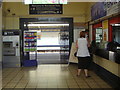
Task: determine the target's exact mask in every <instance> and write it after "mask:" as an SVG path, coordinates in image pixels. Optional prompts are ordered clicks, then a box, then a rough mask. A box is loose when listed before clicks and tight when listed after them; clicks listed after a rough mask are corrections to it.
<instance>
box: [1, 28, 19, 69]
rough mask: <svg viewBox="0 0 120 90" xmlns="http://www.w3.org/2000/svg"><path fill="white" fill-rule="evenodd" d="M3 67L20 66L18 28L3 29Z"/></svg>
mask: <svg viewBox="0 0 120 90" xmlns="http://www.w3.org/2000/svg"><path fill="white" fill-rule="evenodd" d="M2 34H3V61H2V62H3V63H2V65H3V68H5V67H20V66H21V62H20V30H3V33H2Z"/></svg>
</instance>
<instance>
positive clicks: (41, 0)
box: [24, 0, 67, 4]
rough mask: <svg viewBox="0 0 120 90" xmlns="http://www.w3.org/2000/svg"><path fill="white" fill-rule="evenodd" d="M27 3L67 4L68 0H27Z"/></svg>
mask: <svg viewBox="0 0 120 90" xmlns="http://www.w3.org/2000/svg"><path fill="white" fill-rule="evenodd" d="M24 2H25V4H67V0H25V1H24Z"/></svg>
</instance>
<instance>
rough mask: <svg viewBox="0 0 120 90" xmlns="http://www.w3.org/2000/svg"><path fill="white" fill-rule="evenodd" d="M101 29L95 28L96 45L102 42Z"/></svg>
mask: <svg viewBox="0 0 120 90" xmlns="http://www.w3.org/2000/svg"><path fill="white" fill-rule="evenodd" d="M102 34H103V31H102V28H96V43H100V42H101V41H102Z"/></svg>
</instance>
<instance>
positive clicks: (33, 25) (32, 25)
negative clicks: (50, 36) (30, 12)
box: [24, 24, 69, 27]
mask: <svg viewBox="0 0 120 90" xmlns="http://www.w3.org/2000/svg"><path fill="white" fill-rule="evenodd" d="M24 26H26V24H24ZM28 26H30V27H35V26H69V24H28Z"/></svg>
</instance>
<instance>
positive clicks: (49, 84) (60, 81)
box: [2, 64, 111, 90]
mask: <svg viewBox="0 0 120 90" xmlns="http://www.w3.org/2000/svg"><path fill="white" fill-rule="evenodd" d="M76 70H77V65H75V64H71V65H69V66H67V65H66V64H43V65H39V66H38V67H23V68H6V69H3V75H2V76H3V80H2V82H3V83H2V85H3V88H32V89H33V88H34V89H35V90H37V88H38V89H39V88H44V89H47V88H55V89H58V88H59V89H60V88H66V89H68V88H78V89H80V88H81V90H82V89H86V88H88V89H97V88H109V89H110V88H111V87H110V86H109V85H108V84H107V83H106V82H104V81H103V80H102V79H100V77H98V76H97V75H96V74H95V73H94V72H92V71H90V75H91V76H92V77H90V78H85V76H84V74H83V73H82V74H81V76H79V77H77V76H76Z"/></svg>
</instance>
